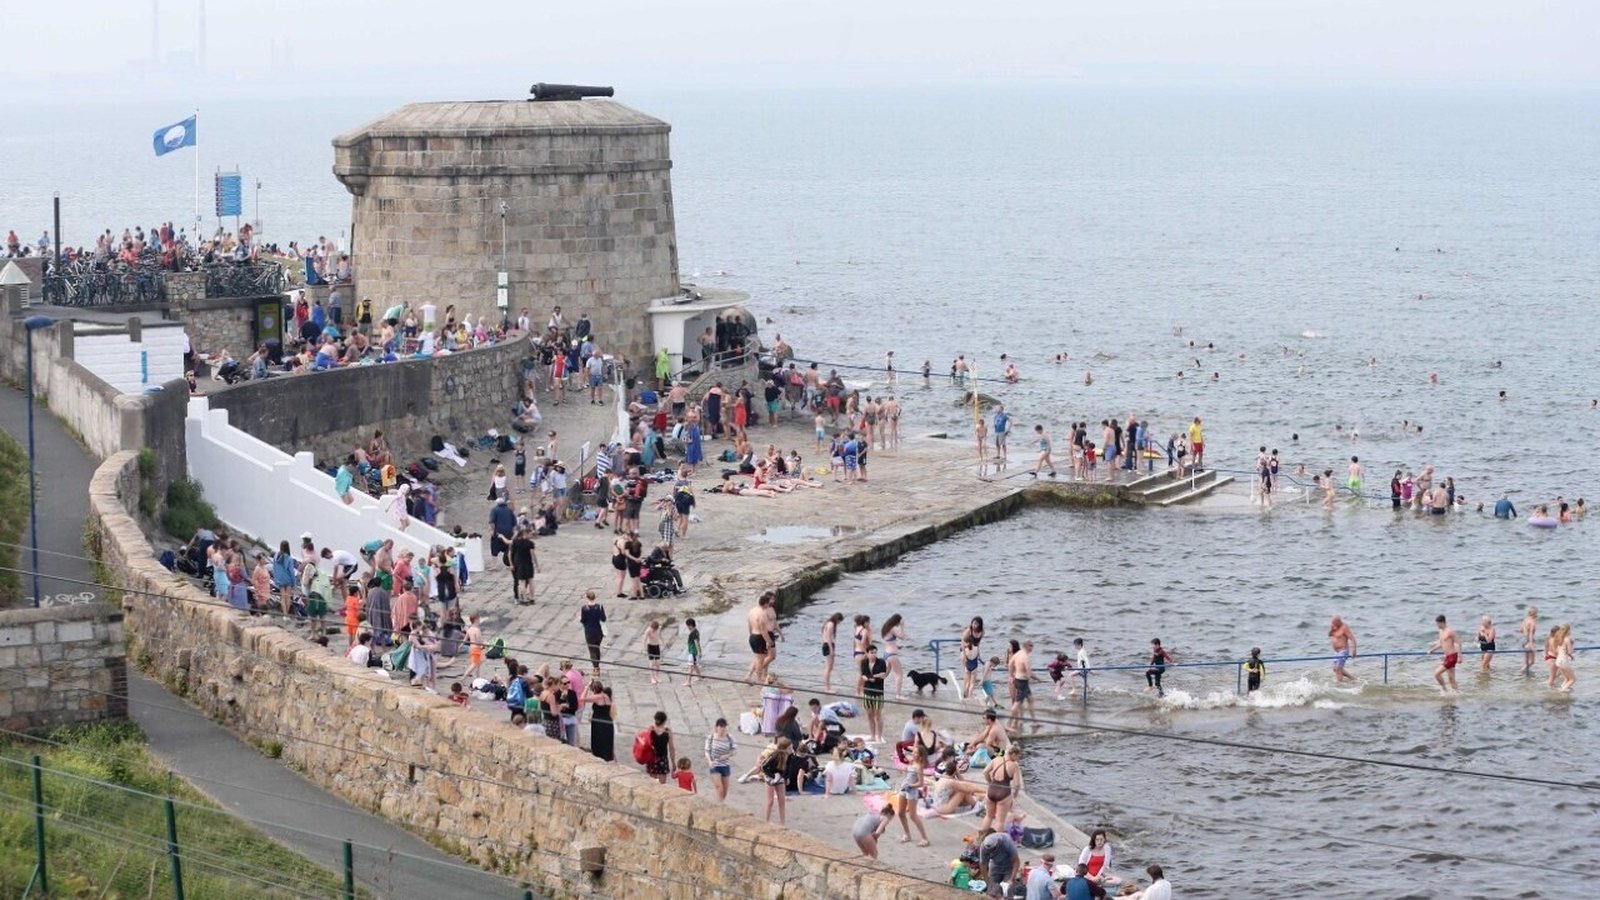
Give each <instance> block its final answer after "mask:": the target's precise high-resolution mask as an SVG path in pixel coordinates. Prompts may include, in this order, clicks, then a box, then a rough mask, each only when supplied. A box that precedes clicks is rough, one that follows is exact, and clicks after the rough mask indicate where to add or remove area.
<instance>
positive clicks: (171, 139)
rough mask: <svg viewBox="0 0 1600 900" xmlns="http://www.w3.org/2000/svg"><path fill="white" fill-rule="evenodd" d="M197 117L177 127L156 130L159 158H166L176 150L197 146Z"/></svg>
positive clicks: (169, 126) (186, 120) (171, 126)
mask: <svg viewBox="0 0 1600 900" xmlns="http://www.w3.org/2000/svg"><path fill="white" fill-rule="evenodd" d="M195 140H196V135H195V117H194V116H190V117H189V118H187V119H184V120H183V121H182V122H179V123H178V124H176V125H168V126H167V127H165V128H158V129H156V134H155V139H154V142H155V148H156V155H157V156H165V155H167V154H168V153H171V152H172V151H174V150H178V149H181V148H184V147H193V146H194V145H195Z"/></svg>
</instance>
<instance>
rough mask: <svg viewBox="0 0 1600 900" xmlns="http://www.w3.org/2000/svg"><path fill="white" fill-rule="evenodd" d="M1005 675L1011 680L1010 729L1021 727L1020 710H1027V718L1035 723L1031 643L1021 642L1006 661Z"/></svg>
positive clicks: (1037, 717) (1036, 718)
mask: <svg viewBox="0 0 1600 900" xmlns="http://www.w3.org/2000/svg"><path fill="white" fill-rule="evenodd" d="M1006 669H1007V675H1009V676H1010V678H1011V727H1012V728H1013V729H1016V728H1021V727H1022V708H1023V706H1024V705H1026V706H1027V708H1028V717H1029V718H1031V719H1033V720H1034V721H1035V723H1037V722H1038V720H1039V714H1038V712H1037V711H1036V710H1035V709H1034V705H1033V679H1034V674H1033V641H1023V643H1022V647H1021V649H1019V650H1017V651H1016V652H1014V653H1012V654H1011V658H1010V659H1008V660H1007V661H1006Z"/></svg>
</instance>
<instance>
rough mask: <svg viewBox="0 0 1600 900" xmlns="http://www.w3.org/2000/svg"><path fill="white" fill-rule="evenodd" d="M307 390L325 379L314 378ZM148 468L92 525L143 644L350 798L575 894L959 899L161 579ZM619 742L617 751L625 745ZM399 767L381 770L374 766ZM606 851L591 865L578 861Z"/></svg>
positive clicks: (127, 468)
mask: <svg viewBox="0 0 1600 900" xmlns="http://www.w3.org/2000/svg"><path fill="white" fill-rule="evenodd" d="M305 380H306V381H308V382H315V381H318V380H321V378H320V377H308V378H307V379H305ZM135 467H136V458H135V456H134V454H132V453H119V454H117V455H115V456H113V457H112V458H110V459H108V460H107V461H106V462H105V464H103V465H102V466H101V467H100V469H99V471H98V472H96V474H95V478H94V481H93V482H92V484H91V486H90V498H89V499H90V520H91V524H92V527H93V528H94V530H95V532H96V536H97V538H98V545H99V547H100V550H101V554H102V556H103V559H104V562H105V564H106V565H107V566H108V567H109V568H110V570H111V573H112V578H113V580H114V581H115V582H116V583H118V584H120V585H126V586H127V587H129V588H132V589H134V590H136V591H139V592H148V593H133V592H129V593H127V594H126V595H125V596H124V599H123V604H124V611H125V614H126V617H127V625H128V630H129V633H130V635H131V637H132V644H133V648H134V650H135V652H136V653H138V654H140V655H141V656H145V655H147V656H148V659H149V660H150V665H151V667H152V668H153V669H154V670H155V674H156V675H157V676H158V677H160V678H161V679H162V680H163V681H165V682H166V683H167V684H168V685H169V686H171V687H173V688H175V689H176V690H177V691H178V692H179V693H180V694H182V695H184V696H186V697H187V698H188V699H189V701H190V702H191V703H194V704H196V705H198V706H199V707H200V708H201V709H203V710H204V711H205V712H207V713H208V714H210V715H213V716H215V717H216V718H217V719H218V720H220V721H222V722H224V723H226V724H227V725H228V726H229V727H231V728H233V729H234V730H235V731H237V732H239V733H240V734H242V735H243V736H244V737H246V738H247V739H257V740H261V741H276V742H280V743H281V744H282V754H283V758H284V759H285V760H286V761H287V762H289V763H291V764H293V765H295V766H296V767H297V768H299V769H300V770H301V771H302V772H303V773H304V774H305V775H306V777H308V778H310V779H312V780H313V781H315V782H317V783H318V784H320V785H322V786H323V787H326V788H327V789H329V790H332V791H335V792H337V793H339V794H340V795H342V796H344V797H345V798H347V799H348V800H350V801H351V802H353V803H355V804H357V805H359V806H361V807H363V808H366V809H369V810H372V811H374V812H376V813H379V814H381V815H383V816H385V817H386V818H389V819H391V820H393V821H396V822H399V823H401V824H403V825H405V826H406V827H408V828H410V829H412V830H414V831H416V832H418V833H419V834H422V835H424V836H426V837H427V838H428V839H429V840H431V841H433V842H435V843H437V844H440V845H441V846H445V847H448V848H450V849H452V850H454V851H455V852H457V853H459V854H461V855H463V856H466V857H470V858H471V859H473V860H475V861H476V862H478V863H479V864H481V865H484V866H487V867H491V868H495V869H498V870H501V871H505V872H509V873H512V874H513V875H515V876H517V877H519V878H524V879H527V880H530V881H534V882H541V883H549V880H552V879H559V881H560V882H561V884H560V887H559V891H558V892H559V893H560V894H562V895H569V896H605V897H629V896H638V897H646V896H647V897H672V898H700V897H703V896H707V895H710V896H738V897H765V898H811V897H838V898H859V900H880V898H881V900H888V898H899V900H911V898H924V897H939V896H951V897H954V896H957V893H956V892H955V891H954V889H944V888H941V887H939V886H938V885H934V884H931V883H929V882H927V881H923V880H919V879H916V878H912V877H910V876H906V875H901V874H897V873H894V872H890V871H886V870H879V869H873V868H870V867H868V866H865V865H863V864H862V860H861V859H860V857H859V856H857V855H855V854H852V853H848V852H845V851H842V850H839V849H836V848H834V847H832V846H829V845H826V844H823V843H821V842H820V841H817V840H815V839H813V838H810V837H808V836H805V835H802V834H799V833H797V832H793V831H789V830H787V829H784V828H779V827H774V826H770V825H765V824H763V823H760V822H758V821H756V820H755V819H753V818H751V817H750V816H748V815H745V814H743V813H738V812H735V811H733V810H730V809H728V808H727V807H725V806H722V805H719V804H717V803H715V802H713V801H711V800H708V799H704V798H702V797H700V796H697V795H691V794H687V793H685V792H683V791H682V790H679V789H678V788H677V787H675V786H664V785H660V784H658V783H656V781H655V780H654V779H652V778H649V777H647V776H645V775H644V774H643V773H641V772H640V771H639V770H638V769H637V768H636V767H633V766H632V765H631V764H627V765H619V764H612V763H604V762H600V761H598V760H596V759H595V758H594V757H593V756H591V755H589V754H588V753H585V752H583V751H581V750H577V749H575V748H571V747H567V746H565V745H561V744H557V743H555V742H552V741H550V740H548V739H545V738H543V737H536V736H534V735H531V734H527V733H525V732H520V731H513V730H511V729H509V728H508V727H506V726H505V725H504V724H503V723H500V722H496V721H494V720H492V719H490V718H489V717H487V716H484V715H482V714H481V713H476V712H472V711H470V710H466V709H462V708H460V707H457V706H454V705H453V704H451V703H449V702H448V701H447V700H445V699H444V698H443V697H439V696H435V695H429V694H425V693H422V692H419V691H415V690H412V689H410V688H408V687H404V686H402V685H400V684H399V683H397V682H391V681H389V680H388V679H387V678H385V677H384V676H383V675H382V674H379V673H375V672H372V671H363V670H356V669H353V668H352V667H351V666H350V665H349V664H348V663H346V662H345V661H344V659H343V658H342V657H341V656H340V655H339V654H337V653H334V652H330V651H329V650H327V649H325V648H322V647H318V646H316V645H315V644H312V643H311V642H309V641H308V640H306V639H304V638H302V637H299V636H297V635H293V634H289V633H287V632H285V631H283V630H282V629H280V628H277V627H274V626H271V625H262V624H256V623H255V622H254V621H253V620H251V619H250V618H249V617H248V616H244V615H241V614H239V613H237V612H235V611H233V610H231V609H229V608H227V607H225V606H220V605H218V604H216V603H215V602H213V601H211V600H210V598H208V597H206V596H205V595H203V594H202V593H201V592H200V591H199V590H198V589H197V588H195V587H193V586H192V585H190V584H188V583H187V582H185V581H183V580H182V579H179V578H176V577H174V576H173V575H172V574H171V573H169V572H167V571H166V570H165V569H162V568H161V566H160V565H159V564H158V563H157V562H156V561H155V559H154V558H153V557H152V555H151V551H150V547H149V545H148V543H146V541H145V538H144V535H143V534H142V533H141V532H140V530H139V527H138V525H137V523H136V522H135V521H134V519H133V518H132V516H130V515H129V513H128V509H129V508H130V506H132V505H133V504H134V503H136V502H137V497H136V496H131V495H130V494H131V493H132V491H133V485H134V484H136V482H137V479H136V477H135V476H134V475H133V474H132V472H133V470H134V468H135ZM626 743H627V742H626V741H625V740H624V741H619V744H620V746H619V747H618V748H617V749H618V752H619V754H622V755H624V756H626V754H627V753H628V751H629V748H628V746H626ZM375 755H376V757H388V758H390V759H391V760H393V761H389V762H386V761H384V760H383V759H380V758H376V757H375ZM596 855H599V856H601V857H603V860H604V862H603V863H601V864H600V866H599V867H598V868H599V871H598V872H595V871H593V869H592V868H588V867H586V866H585V865H584V863H583V862H582V861H581V860H582V859H584V858H589V859H591V860H592V859H594V858H595V856H596Z"/></svg>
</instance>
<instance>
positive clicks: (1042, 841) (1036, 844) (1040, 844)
mask: <svg viewBox="0 0 1600 900" xmlns="http://www.w3.org/2000/svg"><path fill="white" fill-rule="evenodd" d="M1017 843H1018V844H1019V845H1021V846H1022V847H1023V848H1025V849H1028V850H1043V849H1045V848H1046V847H1054V846H1055V845H1056V832H1055V829H1053V828H1024V829H1022V840H1020V841H1018V842H1017Z"/></svg>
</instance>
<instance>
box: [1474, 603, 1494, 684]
mask: <svg viewBox="0 0 1600 900" xmlns="http://www.w3.org/2000/svg"><path fill="white" fill-rule="evenodd" d="M1478 651H1479V652H1480V653H1482V654H1483V662H1482V663H1481V664H1480V665H1479V666H1478V668H1479V669H1481V670H1483V671H1484V672H1485V673H1487V672H1488V671H1489V661H1490V660H1492V659H1494V620H1493V619H1491V618H1489V617H1488V616H1487V615H1486V616H1484V617H1483V621H1482V622H1479V623H1478Z"/></svg>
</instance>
